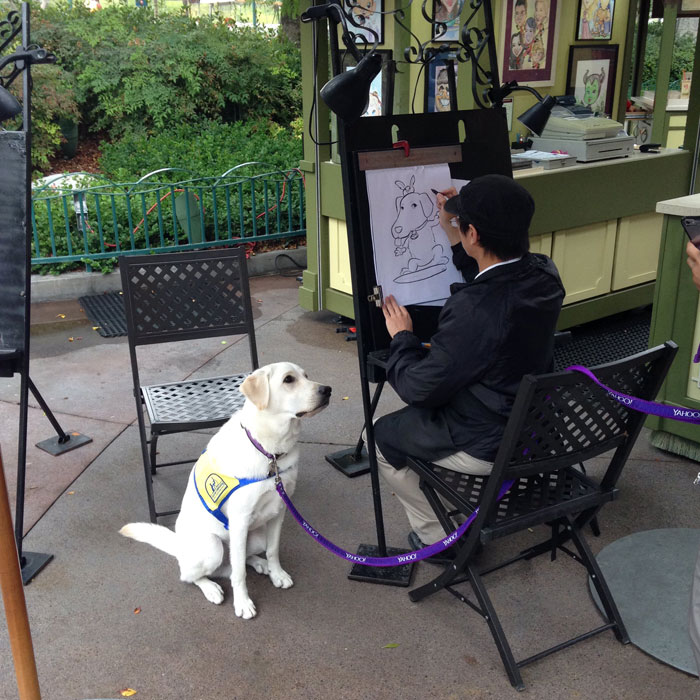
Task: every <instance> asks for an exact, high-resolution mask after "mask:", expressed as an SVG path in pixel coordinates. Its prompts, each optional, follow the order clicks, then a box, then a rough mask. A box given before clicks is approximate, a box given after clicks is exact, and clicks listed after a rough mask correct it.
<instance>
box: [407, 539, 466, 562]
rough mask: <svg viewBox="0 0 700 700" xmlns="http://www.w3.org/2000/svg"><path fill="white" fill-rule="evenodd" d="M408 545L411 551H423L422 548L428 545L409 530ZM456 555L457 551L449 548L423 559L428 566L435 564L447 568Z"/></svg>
mask: <svg viewBox="0 0 700 700" xmlns="http://www.w3.org/2000/svg"><path fill="white" fill-rule="evenodd" d="M408 544H409V546H410V547H411V549H413V550H416V549H423V548H424V547H427V546H428V545H427V544H425V543H424V542H423V541H422V540H421V538H420V537H418V535H417V534H416V533H415V532H414V531H413V530H411V532H409V533H408ZM456 555H457V550H456V549H454V548H452V547H450V548H449V549H446V550H445V551H444V552H439V553H438V554H433V556H432V557H428V558H427V559H424V561H425V562H427V563H428V564H436V565H438V566H448V565H449V564H452V563H453V562H454V560H455V557H456Z"/></svg>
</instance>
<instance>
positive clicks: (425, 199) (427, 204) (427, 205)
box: [418, 192, 433, 219]
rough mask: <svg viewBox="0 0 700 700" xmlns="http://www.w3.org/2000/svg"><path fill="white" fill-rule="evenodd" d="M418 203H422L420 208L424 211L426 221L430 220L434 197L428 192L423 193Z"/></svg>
mask: <svg viewBox="0 0 700 700" xmlns="http://www.w3.org/2000/svg"><path fill="white" fill-rule="evenodd" d="M418 201H419V202H420V208H421V209H422V210H423V216H424V217H425V218H426V219H429V218H430V216H431V214H432V213H433V200H432V197H431V196H430V195H429V194H428V193H427V192H421V195H420V199H419V200H418Z"/></svg>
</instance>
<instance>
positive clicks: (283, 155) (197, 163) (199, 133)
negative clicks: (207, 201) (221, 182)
mask: <svg viewBox="0 0 700 700" xmlns="http://www.w3.org/2000/svg"><path fill="white" fill-rule="evenodd" d="M301 157H302V144H301V136H300V134H298V133H294V132H293V130H292V129H285V128H284V127H281V126H279V125H278V124H276V123H274V122H271V121H265V120H256V121H248V122H236V123H233V124H223V123H221V122H215V121H209V122H207V121H201V122H199V123H197V124H193V125H190V124H180V125H178V126H175V127H172V128H171V129H168V130H164V131H161V132H159V133H157V134H154V135H152V136H150V137H148V138H146V137H145V136H144V134H143V133H142V132H141V131H132V132H130V133H127V134H124V136H123V137H122V138H121V139H119V140H118V141H115V142H114V143H103V144H102V158H101V160H100V167H101V169H102V171H103V172H104V173H105V174H106V175H107V176H108V177H109V178H110V179H111V180H113V181H114V182H135V181H136V180H138V179H139V178H140V177H142V176H143V175H145V174H147V173H149V172H152V171H154V170H158V169H160V168H183V167H184V168H187V169H188V170H189V171H191V172H192V173H194V174H196V175H197V176H198V177H205V176H218V175H222V174H223V173H225V172H226V171H227V170H229V169H230V168H232V167H234V166H235V165H238V164H240V163H247V162H249V161H261V162H263V163H266V164H268V165H269V166H271V168H270V169H271V170H274V169H287V168H291V167H296V165H297V164H298V163H299V160H300V159H301Z"/></svg>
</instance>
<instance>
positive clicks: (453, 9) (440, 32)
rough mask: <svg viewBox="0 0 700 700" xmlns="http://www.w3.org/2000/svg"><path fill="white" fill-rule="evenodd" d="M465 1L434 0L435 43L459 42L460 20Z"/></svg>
mask: <svg viewBox="0 0 700 700" xmlns="http://www.w3.org/2000/svg"><path fill="white" fill-rule="evenodd" d="M463 7H464V0H433V18H434V21H435V22H440V23H441V24H433V25H432V27H433V30H432V31H433V36H432V39H433V41H459V30H460V24H459V18H460V15H461V14H462V8H463Z"/></svg>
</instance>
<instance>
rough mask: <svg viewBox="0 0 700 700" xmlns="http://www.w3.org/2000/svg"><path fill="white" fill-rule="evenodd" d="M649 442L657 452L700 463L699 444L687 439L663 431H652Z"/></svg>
mask: <svg viewBox="0 0 700 700" xmlns="http://www.w3.org/2000/svg"><path fill="white" fill-rule="evenodd" d="M649 442H650V443H651V444H652V445H653V446H654V447H656V448H658V449H659V450H664V451H665V452H672V453H673V454H676V455H680V456H681V457H687V458H688V459H694V460H695V461H696V462H700V443H697V442H694V441H693V440H688V438H684V437H680V436H679V435H672V434H671V433H667V432H665V431H663V430H652V432H651V437H650V438H649Z"/></svg>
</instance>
